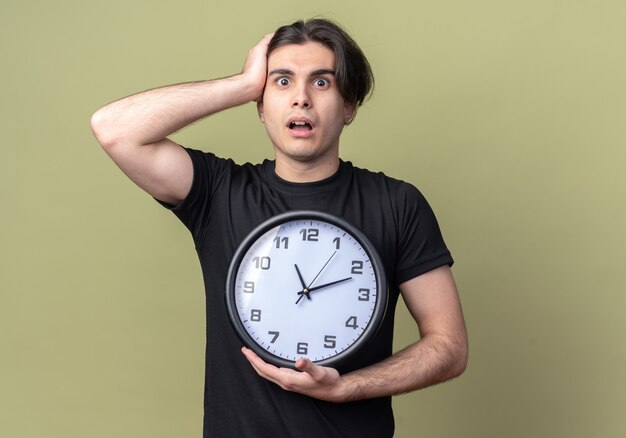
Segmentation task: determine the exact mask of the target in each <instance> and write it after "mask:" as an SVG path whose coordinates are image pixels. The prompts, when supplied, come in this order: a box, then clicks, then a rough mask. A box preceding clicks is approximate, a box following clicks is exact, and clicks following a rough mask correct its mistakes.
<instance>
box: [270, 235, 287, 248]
mask: <svg viewBox="0 0 626 438" xmlns="http://www.w3.org/2000/svg"><path fill="white" fill-rule="evenodd" d="M274 243H275V245H276V248H277V249H280V248H281V247H282V248H284V249H288V248H289V237H280V236H276V237H274Z"/></svg>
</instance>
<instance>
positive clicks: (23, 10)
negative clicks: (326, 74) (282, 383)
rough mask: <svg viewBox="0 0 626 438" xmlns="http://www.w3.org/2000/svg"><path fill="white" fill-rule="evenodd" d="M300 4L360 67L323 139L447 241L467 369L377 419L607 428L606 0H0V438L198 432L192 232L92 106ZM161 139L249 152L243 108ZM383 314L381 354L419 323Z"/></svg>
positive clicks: (454, 431) (477, 433)
mask: <svg viewBox="0 0 626 438" xmlns="http://www.w3.org/2000/svg"><path fill="white" fill-rule="evenodd" d="M315 15H322V16H325V17H330V18H333V19H336V20H338V21H339V22H341V23H343V24H344V25H345V26H346V27H347V29H348V30H349V31H350V32H351V33H352V35H353V36H354V37H355V39H356V40H357V41H358V42H359V44H360V45H361V47H362V48H363V50H364V51H365V52H366V54H367V55H368V57H369V59H370V61H371V64H372V66H373V69H374V72H375V75H376V80H377V82H376V90H375V93H374V96H373V98H372V99H371V100H370V101H369V102H368V103H367V104H366V105H365V106H364V107H363V108H362V109H361V111H360V113H359V115H358V117H357V119H356V121H355V123H354V124H353V125H352V126H350V127H349V128H348V129H347V130H346V131H345V133H344V136H343V140H342V156H343V157H344V158H345V159H349V160H352V161H353V162H355V163H356V164H357V165H359V166H361V167H367V168H372V169H377V170H383V171H385V172H386V173H388V174H390V175H393V176H396V177H398V178H402V179H405V180H407V181H410V182H412V183H414V184H415V185H417V186H418V187H419V188H420V189H421V190H422V191H423V192H424V194H425V195H426V196H427V198H428V199H429V201H430V202H431V204H432V206H433V208H434V209H435V211H436V213H437V215H438V218H439V221H440V225H441V227H442V229H443V231H444V234H445V236H446V240H447V243H448V245H449V246H450V248H451V250H452V251H453V254H454V256H455V258H456V265H455V266H454V274H455V276H456V279H457V282H458V285H459V289H460V292H461V295H462V301H463V305H464V310H465V315H466V319H467V325H468V328H469V333H470V346H471V355H470V363H469V366H468V369H467V371H466V373H465V374H464V375H463V376H462V377H461V378H459V379H457V380H455V381H453V382H452V383H446V384H444V385H439V386H436V387H433V388H429V389H426V390H422V391H418V392H415V393H413V394H410V395H405V396H401V397H397V398H395V399H394V405H395V410H396V420H397V436H398V437H414V436H424V437H480V438H484V437H510V438H517V437H568V438H571V437H581V438H587V437H602V438H605V437H606V438H608V437H623V436H625V435H626V418H625V415H624V413H625V408H626V342H624V339H623V338H624V334H625V333H626V318H625V317H624V316H625V313H626V297H625V293H624V292H625V291H626V288H625V287H624V284H623V281H622V278H620V277H622V272H623V271H622V265H623V262H624V249H625V247H626V233H625V230H624V228H625V225H624V224H625V223H626V202H625V201H626V199H625V198H626V196H625V188H626V177H625V176H624V175H625V174H626V172H625V170H624V168H625V165H626V153H625V151H624V142H625V140H626V134H625V133H624V128H625V122H624V121H625V119H626V88H625V85H624V84H625V78H626V59H625V50H624V47H625V46H626V26H624V23H626V3H624V2H623V1H621V0H615V1H606V0H595V1H592V0H579V1H569V2H568V1H553V0H541V1H538V0H525V1H514V2H513V1H503V0H499V1H496V0H492V1H483V0H478V1H474V2H469V1H462V0H451V1H446V0H442V1H438V2H434V1H433V2H426V1H411V2H409V1H404V2H401V1H395V0H387V1H378V2H373V3H368V2H364V1H356V0H354V1H343V2H339V1H328V0H320V1H317V2H308V3H302V2H293V1H267V2H249V3H244V2H212V1H200V0H195V1H194V0H179V1H148V0H142V1H132V0H130V1H129V0H126V1H121V0H108V1H106V2H102V1H99V2H95V1H84V0H83V1H78V0H76V1H71V0H59V1H57V2H47V1H42V0H39V1H22V2H17V1H11V2H10V1H6V0H4V1H3V2H2V4H1V7H0V50H1V52H0V56H1V58H0V60H1V62H2V68H1V69H0V75H1V77H2V86H1V87H0V120H1V123H2V130H1V134H2V146H1V148H0V202H1V205H2V207H1V208H2V214H1V215H0V436H2V437H7V438H11V437H19V438H22V437H24V438H26V437H28V438H30V437H40V436H45V437H53V438H57V437H199V436H200V433H201V420H202V390H203V352H204V324H205V322H204V321H205V320H204V310H203V305H204V298H203V287H202V279H201V274H200V269H199V265H198V262H197V260H196V255H195V252H194V248H193V243H192V241H191V238H190V235H189V234H188V232H187V231H186V229H185V228H184V227H183V226H182V225H181V224H180V223H179V222H178V221H177V219H176V218H175V217H174V216H173V215H172V214H170V213H168V212H167V211H165V210H164V209H162V208H161V207H160V206H159V205H157V203H155V202H154V201H153V200H152V199H151V198H150V197H149V196H147V195H146V194H144V193H143V192H141V190H139V189H137V188H136V187H135V186H134V185H133V184H132V183H130V182H129V181H128V180H127V179H126V178H125V177H124V176H123V175H122V173H121V172H120V171H119V170H118V169H117V168H116V167H115V166H114V165H113V163H112V162H111V161H110V160H108V158H107V157H106V155H105V154H104V153H103V151H102V150H101V149H100V148H99V146H98V144H97V143H96V141H95V139H94V138H93V136H92V134H91V131H90V128H89V118H90V115H91V114H92V113H93V112H94V111H95V110H96V109H97V108H98V107H100V106H102V105H104V104H106V103H107V102H110V101H112V100H115V99H117V98H120V97H122V96H125V95H128V94H131V93H134V92H137V91H140V90H143V89H147V88H152V87H156V86H159V85H165V84H169V83H176V82H184V81H191V80H199V79H206V78H214V77H220V76H225V75H229V74H233V73H236V72H238V71H239V70H240V68H241V65H242V64H243V61H244V58H245V55H246V54H247V51H248V49H249V48H250V47H251V46H252V45H253V44H254V43H255V42H256V41H257V40H258V39H260V37H261V36H262V35H263V34H264V33H267V32H270V31H272V30H273V29H275V28H276V27H277V26H278V25H280V24H284V23H287V22H291V21H293V20H294V19H297V18H300V17H310V16H315ZM175 139H176V140H177V141H179V142H181V143H183V144H185V145H187V146H192V147H197V148H203V149H205V150H211V151H214V152H216V153H217V154H219V155H222V156H230V157H233V158H235V159H236V160H238V161H248V160H249V161H256V160H261V159H263V158H264V157H266V156H268V155H270V154H271V147H270V145H269V142H268V140H267V139H266V137H265V134H264V130H263V127H262V125H261V124H260V123H259V122H258V120H257V118H256V113H255V108H254V105H252V104H249V105H245V106H243V107H240V108H237V109H234V110H230V111H227V112H225V113H221V114H218V115H215V116H213V117H211V118H209V119H208V120H205V121H202V122H200V123H197V124H195V125H194V126H192V127H190V128H188V129H186V130H184V131H182V132H180V133H179V134H177V135H176V136H175ZM398 313H399V321H398V324H397V346H396V347H397V348H401V346H403V345H406V344H407V343H409V342H412V341H413V340H414V339H415V338H416V329H415V326H414V324H413V323H412V321H411V319H410V318H409V317H407V313H406V311H405V310H404V309H403V308H400V309H399V310H398Z"/></svg>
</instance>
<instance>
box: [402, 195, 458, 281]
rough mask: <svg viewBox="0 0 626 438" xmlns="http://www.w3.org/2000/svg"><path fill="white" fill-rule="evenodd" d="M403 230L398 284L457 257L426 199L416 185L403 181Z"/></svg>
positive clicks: (452, 261)
mask: <svg viewBox="0 0 626 438" xmlns="http://www.w3.org/2000/svg"><path fill="white" fill-rule="evenodd" d="M396 208H397V221H398V231H399V242H398V263H397V268H396V278H397V281H398V284H402V283H403V282H405V281H407V280H410V279H412V278H414V277H417V276H419V275H421V274H424V273H426V272H428V271H431V270H433V269H435V268H438V267H440V266H443V265H449V266H452V264H453V263H454V260H453V259H452V255H451V254H450V251H449V250H448V248H447V246H446V244H445V242H444V239H443V236H442V234H441V230H440V228H439V224H438V223H437V219H436V217H435V214H434V212H433V210H432V209H431V207H430V205H429V204H428V202H427V201H426V198H424V196H423V195H422V194H421V193H420V191H419V190H417V189H416V188H415V187H414V186H412V185H411V184H408V183H402V184H401V185H400V187H399V189H398V191H397V196H396Z"/></svg>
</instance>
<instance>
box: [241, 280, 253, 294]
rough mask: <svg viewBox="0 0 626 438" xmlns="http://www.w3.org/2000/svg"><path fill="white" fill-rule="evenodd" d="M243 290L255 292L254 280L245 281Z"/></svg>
mask: <svg viewBox="0 0 626 438" xmlns="http://www.w3.org/2000/svg"><path fill="white" fill-rule="evenodd" d="M243 291H244V292H245V293H247V294H252V293H254V281H244V282H243Z"/></svg>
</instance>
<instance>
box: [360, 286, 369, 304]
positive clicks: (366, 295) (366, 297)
mask: <svg viewBox="0 0 626 438" xmlns="http://www.w3.org/2000/svg"><path fill="white" fill-rule="evenodd" d="M359 293H360V294H361V295H359V301H369V300H370V290H369V289H366V288H362V289H359Z"/></svg>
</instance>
